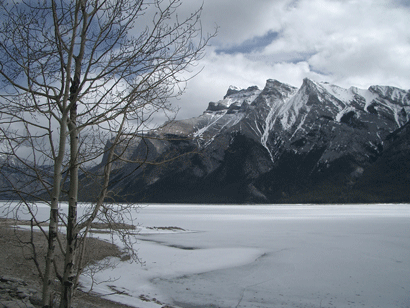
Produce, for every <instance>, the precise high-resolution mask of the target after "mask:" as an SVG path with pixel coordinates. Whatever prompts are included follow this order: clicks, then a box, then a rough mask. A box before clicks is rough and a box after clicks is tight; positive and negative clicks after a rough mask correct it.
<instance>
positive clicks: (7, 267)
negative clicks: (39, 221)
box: [0, 218, 130, 308]
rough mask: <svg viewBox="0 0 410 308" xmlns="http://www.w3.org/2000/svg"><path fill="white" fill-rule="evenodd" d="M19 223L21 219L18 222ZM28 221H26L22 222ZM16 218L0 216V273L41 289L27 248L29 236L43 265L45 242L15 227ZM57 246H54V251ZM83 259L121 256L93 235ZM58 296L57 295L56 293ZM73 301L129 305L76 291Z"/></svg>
mask: <svg viewBox="0 0 410 308" xmlns="http://www.w3.org/2000/svg"><path fill="white" fill-rule="evenodd" d="M19 223H20V222H19ZM21 223H25V224H27V223H28V222H21ZM14 225H15V221H14V220H9V219H3V218H0V273H1V274H2V275H7V276H11V277H15V278H21V279H24V280H25V281H26V282H27V283H29V284H30V285H31V286H32V287H33V288H36V289H38V290H41V282H40V278H39V275H38V271H37V269H36V266H35V264H34V262H33V260H32V258H31V257H32V251H31V249H30V244H27V243H30V241H31V236H33V238H32V241H33V243H34V244H35V246H36V253H37V256H38V258H37V259H38V260H39V263H40V268H43V265H44V260H45V255H46V249H47V242H46V239H45V237H44V236H43V235H42V234H41V233H40V232H33V234H31V232H30V231H23V230H21V229H16V228H14ZM57 250H58V249H56V251H57ZM85 255H86V260H85V261H86V262H93V261H98V260H102V259H104V258H105V257H108V256H120V255H121V251H120V250H119V249H118V247H117V246H115V245H113V244H110V243H107V242H104V241H100V240H97V239H94V238H89V239H87V249H86V253H85ZM56 259H57V262H59V263H60V264H61V262H62V260H63V258H62V256H61V254H60V255H57V256H56ZM57 296H58V295H57ZM74 303H77V306H79V307H88V308H96V307H102V308H114V307H115V308H117V307H118V308H129V307H130V306H127V305H122V304H119V303H115V302H111V301H108V300H104V299H102V298H101V297H99V296H97V295H95V294H88V293H83V292H81V291H77V292H76V297H75V301H74Z"/></svg>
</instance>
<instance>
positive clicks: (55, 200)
mask: <svg viewBox="0 0 410 308" xmlns="http://www.w3.org/2000/svg"><path fill="white" fill-rule="evenodd" d="M66 123H67V116H63V118H62V122H61V125H60V136H59V137H60V140H59V141H60V142H59V149H58V156H57V158H56V160H55V164H54V179H53V192H52V200H51V206H50V222H49V226H48V228H49V229H48V230H49V231H48V250H47V257H46V267H45V270H44V279H43V294H42V297H43V298H42V306H43V307H45V308H48V307H52V303H51V300H52V296H51V293H52V289H51V283H52V269H53V265H54V254H55V243H56V238H57V232H58V204H59V200H60V193H61V180H62V173H61V172H62V166H63V158H64V155H65V140H66V132H67V130H66Z"/></svg>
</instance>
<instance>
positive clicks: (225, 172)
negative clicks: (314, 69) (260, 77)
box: [112, 79, 410, 203]
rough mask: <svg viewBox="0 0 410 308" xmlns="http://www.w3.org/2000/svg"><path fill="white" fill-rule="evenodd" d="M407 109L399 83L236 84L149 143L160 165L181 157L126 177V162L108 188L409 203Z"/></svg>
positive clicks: (264, 199)
mask: <svg viewBox="0 0 410 308" xmlns="http://www.w3.org/2000/svg"><path fill="white" fill-rule="evenodd" d="M409 114H410V91H406V90H402V89H398V88H395V87H388V86H371V87H369V88H368V89H367V90H364V89H358V88H354V87H351V88H349V89H344V88H341V87H338V86H335V85H331V84H328V83H319V82H316V81H313V80H310V79H305V80H304V81H303V84H302V86H301V87H300V88H295V87H293V86H290V85H287V84H283V83H281V82H279V81H277V80H268V81H267V82H266V86H265V88H264V89H262V90H260V89H258V88H257V87H256V86H252V87H249V88H247V89H237V88H235V87H230V88H229V89H228V91H227V94H226V95H225V97H224V98H223V99H222V100H220V101H218V102H211V103H209V106H208V108H207V110H205V111H204V113H203V114H202V115H200V116H198V117H196V118H191V119H186V120H181V121H175V122H174V123H170V124H169V125H168V126H166V127H165V128H162V129H160V130H157V131H155V132H152V134H153V135H155V136H157V137H158V138H159V139H161V140H160V141H159V140H155V141H153V140H152V139H146V144H149V147H151V148H152V151H151V152H150V153H155V155H154V158H155V159H156V160H157V161H161V160H164V159H166V158H167V159H168V158H170V157H176V156H178V155H183V154H184V153H185V155H183V156H182V157H181V158H178V159H175V160H172V161H170V162H168V163H165V164H161V165H158V166H152V165H151V166H145V167H144V168H141V170H139V171H138V172H136V173H132V174H131V175H129V176H128V177H127V179H126V180H125V181H122V180H121V178H123V177H124V176H125V175H127V174H128V173H130V172H131V170H133V167H132V166H131V165H130V164H125V165H123V166H122V167H121V168H118V169H117V170H116V173H115V176H114V177H113V181H112V183H113V184H112V188H113V189H115V191H116V192H118V193H119V194H120V195H123V198H124V200H127V201H145V202H193V203H244V202H246V203H253V202H256V203H275V202H324V203H328V202H387V201H389V200H391V201H406V200H408V201H410V192H408V191H409V190H410V189H408V188H410V187H409V182H408V176H407V174H408V168H407V162H408V159H407V158H408V151H407V152H406V151H405V150H403V149H408V145H409V141H408V138H409V137H408V136H409V134H408V129H407V126H408V125H407V124H406V123H408V121H409V118H410V116H409ZM170 137H171V138H172V140H166V139H167V138H168V139H169V138H170ZM154 143H155V144H154ZM142 147H145V145H142V144H139V145H135V151H136V152H140V153H143V152H144V151H143V149H142ZM406 153H407V154H406ZM151 155H152V154H151ZM406 155H407V156H406ZM397 160H401V161H402V163H401V164H400V165H401V168H399V167H397V166H398V165H397ZM393 161H394V163H393ZM386 168H387V169H386ZM406 168H407V169H406ZM398 179H401V180H398ZM381 183H384V184H383V185H384V187H385V188H380V187H379V186H380V185H381ZM387 187H389V188H387ZM398 190H399V191H400V192H401V193H400V194H399V193H397V191H398ZM399 196H400V197H399Z"/></svg>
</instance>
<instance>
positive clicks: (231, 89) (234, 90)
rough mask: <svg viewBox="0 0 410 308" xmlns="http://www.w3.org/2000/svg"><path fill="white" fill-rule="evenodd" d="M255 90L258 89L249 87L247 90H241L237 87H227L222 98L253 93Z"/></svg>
mask: <svg viewBox="0 0 410 308" xmlns="http://www.w3.org/2000/svg"><path fill="white" fill-rule="evenodd" d="M257 90H259V88H258V87H257V86H250V87H248V88H247V89H242V88H239V87H236V86H229V88H228V91H227V92H226V94H225V96H224V99H226V98H227V97H229V96H233V95H235V94H238V93H240V94H244V93H246V92H254V91H257Z"/></svg>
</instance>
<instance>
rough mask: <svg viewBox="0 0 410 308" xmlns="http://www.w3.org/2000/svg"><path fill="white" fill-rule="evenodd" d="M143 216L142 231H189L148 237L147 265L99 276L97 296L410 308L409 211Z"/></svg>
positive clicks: (304, 209)
mask: <svg viewBox="0 0 410 308" xmlns="http://www.w3.org/2000/svg"><path fill="white" fill-rule="evenodd" d="M137 217H138V222H139V224H140V225H141V226H142V231H144V230H151V231H152V229H146V227H167V226H176V227H179V228H182V229H184V230H188V231H189V232H184V231H181V230H174V231H166V230H164V231H163V232H162V231H161V229H158V230H157V232H141V233H140V235H138V236H137V237H138V239H139V240H138V243H137V245H136V246H135V247H136V248H137V249H138V251H139V256H140V258H141V259H142V260H143V261H144V262H145V264H144V265H140V264H135V263H131V264H130V263H128V262H119V264H118V266H117V267H116V268H115V269H107V270H104V271H101V272H99V273H97V274H96V276H95V278H96V279H97V281H99V282H101V283H100V284H98V285H96V286H94V287H95V290H96V291H98V292H101V293H102V294H108V293H113V290H115V291H120V292H123V294H113V295H110V296H107V298H110V299H112V300H115V301H118V302H122V303H125V304H129V305H132V306H135V307H162V306H163V305H165V304H168V305H170V306H172V307H182V308H188V307H189V308H190V307H410V206H409V205H391V204H390V205H389V204H384V205H324V206H318V205H277V206H276V205H272V206H269V205H266V206H254V205H247V206H238V205H235V206H234V205H223V206H219V205H218V206H211V205H149V206H145V207H143V208H142V209H141V210H139V213H138V214H137ZM109 278H111V279H112V281H110V282H104V281H106V280H108V279H109ZM82 283H83V284H84V286H87V285H89V281H88V280H87V277H83V279H82ZM154 299H155V300H154ZM147 300H148V301H147ZM159 303H161V304H159Z"/></svg>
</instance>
